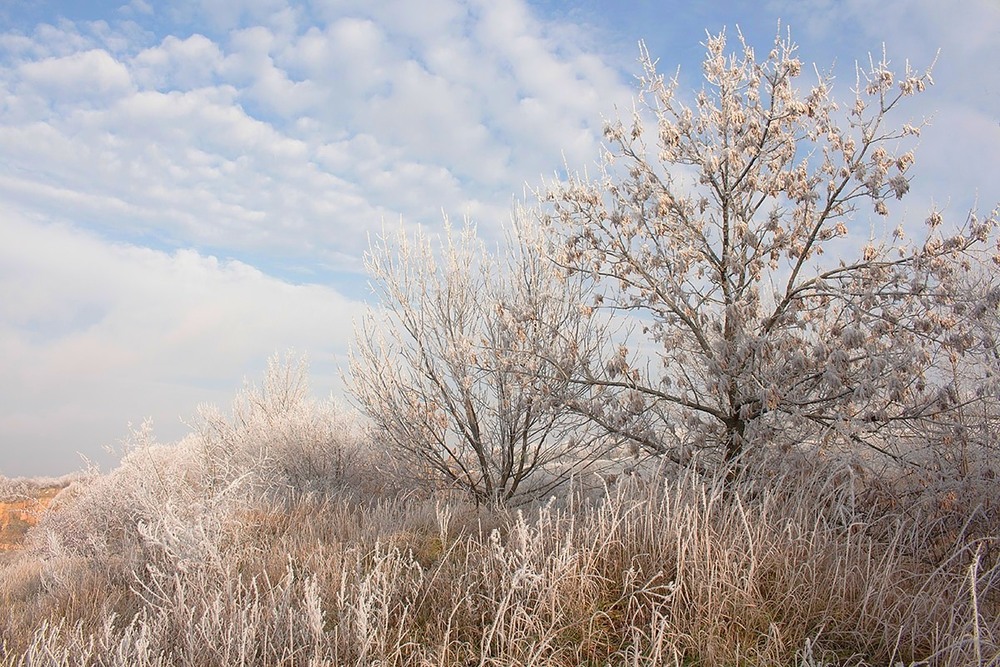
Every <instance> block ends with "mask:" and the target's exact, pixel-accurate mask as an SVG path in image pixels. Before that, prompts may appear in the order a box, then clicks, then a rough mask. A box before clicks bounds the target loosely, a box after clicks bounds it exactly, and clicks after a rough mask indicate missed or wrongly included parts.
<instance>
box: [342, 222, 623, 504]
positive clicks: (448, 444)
mask: <svg viewBox="0 0 1000 667" xmlns="http://www.w3.org/2000/svg"><path fill="white" fill-rule="evenodd" d="M519 219H520V221H521V222H522V223H527V221H528V217H527V216H524V215H520V216H519ZM508 241H509V242H508V244H507V247H506V248H505V249H504V251H503V253H502V254H491V253H489V252H487V250H486V248H485V246H484V244H483V243H482V241H481V240H479V239H478V238H477V236H476V232H475V228H474V227H473V226H472V225H470V224H466V225H465V227H464V228H463V229H462V230H460V231H456V230H453V229H452V228H451V227H450V226H447V225H446V229H445V233H444V235H443V237H442V238H441V240H440V243H439V244H435V243H434V242H432V239H431V238H429V237H428V236H427V235H425V234H424V233H422V232H419V231H418V232H417V233H416V234H415V235H414V236H413V237H412V238H411V237H409V236H408V235H407V234H406V233H405V232H404V231H403V230H400V231H399V232H398V233H397V234H395V236H390V237H388V238H382V239H380V240H378V241H377V242H376V243H374V244H373V245H372V248H371V250H370V252H369V253H368V254H367V256H366V265H367V269H368V272H369V275H370V276H371V278H372V285H373V289H374V291H375V293H376V295H377V296H378V298H379V302H380V308H379V309H376V310H373V311H372V312H370V313H369V315H368V317H367V318H366V319H365V321H364V322H363V324H362V325H361V327H360V328H359V330H358V331H357V334H356V336H355V339H356V342H355V344H354V345H353V347H352V350H351V355H350V362H349V366H350V378H349V389H350V391H351V392H352V394H353V395H354V397H355V398H356V399H357V402H358V404H359V405H360V407H361V409H362V410H363V411H364V412H365V413H366V414H367V415H368V416H369V417H370V418H371V419H372V421H373V422H374V424H375V426H376V429H377V432H378V437H380V438H382V440H383V441H384V442H385V443H386V444H388V445H389V446H390V447H391V448H392V449H393V450H394V451H396V452H398V453H399V454H401V455H402V456H404V457H405V458H406V459H407V460H408V461H410V462H411V463H413V464H415V465H414V470H415V472H416V473H417V474H420V475H424V476H426V477H427V478H428V479H429V480H432V481H433V480H436V481H437V482H443V483H446V484H448V485H452V486H456V487H458V488H460V489H463V490H465V491H468V492H470V493H471V494H472V495H473V496H474V497H475V498H476V499H477V500H479V501H483V502H489V503H498V502H506V501H509V500H511V499H515V498H517V497H524V496H525V495H536V494H540V493H544V492H546V491H547V490H550V489H552V488H554V487H555V486H556V485H558V484H559V483H561V482H562V481H563V480H565V479H566V478H567V477H568V476H569V475H570V474H572V473H573V472H575V471H577V470H580V469H581V467H583V466H585V465H587V464H588V462H589V461H590V460H592V459H594V458H597V457H599V456H600V452H599V451H597V449H595V448H596V447H598V444H597V442H596V441H595V439H594V438H593V428H592V426H591V425H589V424H588V420H586V419H583V418H582V417H581V416H580V415H579V414H575V413H572V412H571V411H569V410H566V409H565V405H566V404H567V403H568V402H569V401H571V400H578V399H581V398H582V397H583V396H584V395H586V394H587V393H588V392H589V388H587V387H585V386H581V385H578V384H575V383H573V382H572V381H571V378H570V377H569V375H568V373H570V372H572V369H573V367H574V366H573V365H574V363H575V361H574V360H576V359H581V358H585V357H586V356H587V355H588V352H587V350H588V346H589V345H590V343H589V341H591V340H593V339H594V338H595V333H596V332H597V330H598V328H597V327H596V325H595V323H594V321H593V317H592V315H591V314H590V309H589V308H587V307H586V305H585V303H586V301H585V296H584V294H583V292H582V291H581V290H582V283H581V281H580V280H578V279H573V278H569V279H567V278H566V277H564V276H561V275H559V273H557V272H555V271H553V270H552V267H551V265H550V264H549V263H548V262H547V261H546V260H545V259H544V258H543V256H542V254H541V253H540V252H539V247H540V245H539V239H538V237H537V236H536V235H535V234H534V232H533V231H532V230H531V229H529V228H528V227H526V226H524V224H522V226H520V227H518V228H517V229H515V231H514V232H512V233H511V235H510V238H509V239H508ZM435 246H437V247H435ZM603 442H605V443H606V442H608V440H607V439H606V438H605V439H604V440H603Z"/></svg>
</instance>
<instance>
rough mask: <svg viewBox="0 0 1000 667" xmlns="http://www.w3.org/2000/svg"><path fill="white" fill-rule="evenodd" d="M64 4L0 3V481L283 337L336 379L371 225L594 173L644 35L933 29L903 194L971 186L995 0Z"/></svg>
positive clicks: (165, 421) (437, 213)
mask: <svg viewBox="0 0 1000 667" xmlns="http://www.w3.org/2000/svg"><path fill="white" fill-rule="evenodd" d="M61 2H62V0H52V2H50V3H48V4H46V5H45V6H46V7H51V8H58V7H60V6H63V5H64V11H62V12H61V14H62V16H59V15H57V14H58V13H59V12H53V14H52V15H51V16H41V15H40V14H39V12H35V13H33V14H32V13H29V12H28V9H24V10H23V11H20V13H19V11H15V10H14V9H11V8H10V7H8V6H6V5H5V6H0V19H4V20H3V21H0V25H4V26H9V27H3V28H0V153H2V159H0V234H2V238H3V243H0V290H2V294H0V366H2V367H3V368H4V369H5V370H6V371H7V378H8V381H7V382H5V385H4V388H3V389H2V390H0V391H2V392H3V393H2V394H0V473H9V474H21V473H24V474H31V473H58V472H63V471H65V470H66V469H67V468H71V467H73V466H75V465H76V464H77V461H76V460H75V458H73V456H72V452H73V451H76V450H80V451H84V452H86V453H87V454H88V455H90V456H96V455H97V453H99V451H100V449H99V448H100V445H101V444H106V443H109V442H114V441H115V440H116V439H117V438H119V437H120V436H121V435H122V434H124V432H125V428H126V424H127V422H128V421H138V420H139V419H141V418H142V417H143V416H145V415H153V416H154V417H155V420H154V421H155V422H156V426H157V430H161V429H162V430H163V431H164V437H172V436H173V435H174V434H175V432H172V431H170V429H171V428H172V426H171V425H176V424H177V423H178V422H177V416H178V414H182V415H188V416H189V415H190V414H192V412H193V406H194V405H195V404H197V403H198V402H199V401H202V400H213V401H217V402H219V401H221V402H225V401H226V400H228V396H229V394H230V393H231V392H232V390H233V388H234V387H235V386H236V385H237V384H238V383H239V381H240V379H241V378H242V377H243V375H245V374H248V373H249V374H253V373H254V372H256V371H255V369H260V368H263V365H264V362H265V360H266V358H267V356H269V355H270V354H272V353H273V352H275V351H280V350H283V349H286V348H290V347H296V348H299V349H302V350H304V351H306V352H308V353H310V354H311V356H312V357H313V359H314V360H316V359H320V360H323V363H324V364H326V365H327V366H326V369H325V370H324V371H322V373H321V374H322V375H323V382H321V383H320V384H321V385H322V387H323V389H324V390H325V389H327V388H332V387H336V385H337V382H336V381H335V380H334V379H333V378H334V377H335V375H336V373H335V372H334V370H333V367H332V363H333V362H332V361H331V360H332V359H333V358H334V357H335V356H336V355H338V354H340V355H342V353H343V350H344V349H345V348H346V345H347V341H348V340H349V337H350V326H349V324H350V319H351V316H352V314H354V313H357V312H359V310H360V308H361V303H360V299H362V298H363V295H364V293H365V290H364V278H363V276H362V275H361V274H360V269H361V261H360V258H361V255H362V253H363V251H364V250H365V248H366V247H367V243H368V238H369V235H370V234H377V233H379V232H380V230H381V228H382V225H383V224H384V223H389V224H396V222H397V221H398V220H399V219H402V220H403V221H405V222H406V223H407V224H415V223H420V224H423V225H427V226H432V227H433V226H435V225H439V224H440V223H441V219H442V211H443V212H445V213H447V214H449V215H451V216H452V217H455V218H457V217H461V216H462V215H470V216H471V217H473V218H474V219H475V220H476V221H477V222H478V223H479V225H480V227H481V229H482V230H483V232H484V233H485V234H487V235H491V234H496V233H497V232H498V230H499V227H500V225H502V224H503V223H504V222H506V221H507V219H508V217H509V212H510V209H511V205H512V203H513V200H514V198H515V197H517V198H520V197H521V196H522V195H523V192H524V189H525V186H529V187H532V186H536V185H538V184H539V183H540V182H541V179H542V178H546V177H551V176H553V175H554V174H555V173H556V172H560V171H562V170H563V169H565V168H567V167H568V168H570V169H574V170H583V169H587V168H591V167H593V165H594V164H595V163H596V161H597V159H598V155H599V148H600V141H601V124H602V117H606V116H613V115H614V114H615V113H616V110H620V111H623V112H625V113H629V112H630V111H631V108H632V107H631V95H632V90H633V81H632V80H630V76H631V75H632V74H634V73H635V68H634V65H635V56H636V49H635V43H636V41H637V40H638V39H639V38H646V39H647V40H649V41H648V44H649V46H650V50H651V51H652V52H653V53H654V54H656V55H658V56H659V57H660V58H661V59H662V60H663V62H664V70H665V71H672V70H673V67H674V66H675V65H676V64H678V63H680V64H681V65H682V67H683V72H684V75H683V78H682V83H683V85H684V86H685V87H690V86H697V85H698V83H699V79H698V72H699V64H698V61H697V58H698V56H699V55H700V50H699V47H698V42H699V41H702V39H703V35H704V29H705V28H709V29H711V30H716V29H718V28H720V27H722V26H723V25H730V26H733V25H734V24H737V23H738V24H740V25H741V27H742V28H743V30H744V32H745V34H747V35H748V36H749V38H750V39H751V41H753V42H754V43H755V44H758V45H759V48H760V49H761V50H762V49H764V48H766V45H767V43H768V41H769V40H770V38H771V37H773V35H774V27H775V25H777V17H778V16H779V15H780V16H784V17H785V18H786V19H788V20H789V21H791V23H792V24H793V26H796V35H797V36H798V38H799V39H800V40H801V41H802V42H803V44H804V47H805V48H804V49H803V55H804V57H806V58H807V59H809V60H816V61H818V62H819V63H820V64H821V65H822V64H824V63H831V62H834V61H837V62H839V63H841V65H842V64H843V63H844V62H845V61H846V62H853V59H854V58H856V57H859V56H863V55H864V53H866V51H864V50H861V49H862V48H864V49H869V48H872V47H873V46H874V47H875V48H877V47H878V44H880V43H881V41H882V40H885V41H886V42H887V43H890V44H895V46H894V47H893V48H894V49H897V50H896V51H893V57H896V55H895V54H896V53H897V52H898V53H903V54H904V55H909V56H911V57H912V58H913V59H914V62H915V64H917V65H923V64H925V62H924V61H926V60H928V58H930V57H933V51H931V52H928V50H927V47H926V44H938V45H940V46H941V49H942V51H941V58H940V60H939V63H938V75H939V76H938V77H937V78H938V80H939V84H940V85H939V89H940V92H936V93H935V95H937V97H933V96H931V97H929V98H928V99H930V100H932V101H933V102H934V106H930V107H928V106H923V107H917V108H915V109H914V114H915V115H918V116H919V115H933V116H934V126H932V127H931V128H930V129H929V130H928V131H927V132H926V133H925V134H924V137H923V138H922V142H923V145H922V146H921V152H920V153H919V156H920V157H921V158H922V159H923V160H924V162H922V163H921V164H920V174H921V176H920V179H925V180H923V181H921V180H919V179H918V180H917V181H915V182H914V194H913V195H912V197H911V199H912V201H914V204H913V205H914V207H915V208H922V207H923V206H924V205H925V204H926V203H928V202H930V201H931V200H935V201H938V202H942V199H944V198H947V196H948V195H947V194H946V193H948V192H949V190H947V189H950V188H955V189H956V190H959V191H961V194H963V195H966V194H968V195H970V196H974V195H975V193H976V191H977V190H978V191H979V192H980V194H981V195H982V196H984V197H988V196H991V195H992V194H993V193H992V192H991V191H990V188H991V187H992V183H991V182H990V178H991V177H992V174H995V173H996V171H997V168H998V166H1000V165H998V164H997V157H996V156H997V155H1000V123H998V119H997V118H996V112H995V109H996V108H997V97H996V95H997V90H998V87H997V84H998V83H1000V81H998V80H997V76H998V74H997V72H996V71H995V70H996V68H990V67H986V66H984V65H983V63H984V62H986V60H985V59H988V58H989V57H990V52H991V49H992V48H993V47H992V42H991V37H992V35H993V34H994V32H995V30H993V29H992V28H995V26H996V25H997V20H998V19H997V10H996V5H995V4H993V3H991V2H990V0H974V1H972V2H969V3H962V8H961V10H960V11H958V10H954V9H952V8H947V9H946V8H945V5H944V4H942V3H936V2H931V0H926V1H924V0H921V1H920V2H915V3H909V2H905V3H904V2H902V0H888V1H886V2H879V3H873V2H871V1H870V0H849V1H847V2H836V3H831V2H828V1H827V0H809V1H808V2H801V3H800V2H790V1H786V0H771V2H769V3H767V4H766V5H765V6H764V8H763V9H762V8H761V6H760V5H759V3H753V2H743V1H742V0H741V1H740V2H734V3H732V7H731V8H730V9H729V10H728V12H719V11H715V10H709V9H707V6H702V5H698V7H692V6H690V5H691V4H692V3H667V5H666V6H664V7H660V6H659V5H657V6H656V7H653V5H652V4H649V3H639V4H638V5H636V6H635V7H632V8H630V11H628V12H622V11H619V10H618V9H616V10H614V11H610V12H609V11H607V10H606V8H605V7H604V4H603V3H595V2H589V1H584V0H581V2H579V3H574V4H573V5H572V6H567V5H564V3H553V2H547V1H543V0H534V1H532V2H530V3H529V2H527V1H526V0H427V1H426V2H419V3H417V2H411V1H409V0H380V1H379V2H369V1H368V0H308V1H299V0H239V1H238V2H234V1H232V0H180V1H178V2H172V3H154V2H147V1H145V0H131V2H128V3H127V4H126V3H125V2H124V0H123V3H122V5H121V6H120V7H118V8H116V9H109V10H106V11H104V13H103V14H102V13H101V11H102V10H99V9H93V10H92V11H90V12H89V13H88V7H90V6H91V5H90V4H89V3H72V2H68V0H67V1H66V2H64V3H63V4H60V3H61ZM94 4H95V6H96V5H97V4H99V3H94ZM654 4H655V3H654ZM39 6H41V5H39ZM807 9H808V11H806V10H807ZM876 19H877V20H876ZM991 26H992V28H991ZM973 66H975V67H973ZM840 73H841V78H840V81H841V82H844V83H843V92H844V93H845V94H846V91H847V89H848V88H849V84H850V83H851V81H847V79H849V78H851V77H850V76H847V77H846V78H845V77H844V76H843V72H842V71H841V72H840ZM838 85H839V84H838ZM989 91H992V92H989ZM938 127H941V128H943V129H942V130H941V131H940V132H937V133H935V131H936V128H938ZM925 165H926V166H925ZM929 184H933V187H932V186H931V185H929ZM952 192H953V191H952ZM964 201H965V200H962V203H963V204H964ZM990 204H992V202H985V205H990ZM344 295H351V298H348V297H346V296H344ZM31 448H38V450H39V451H40V452H43V450H44V452H43V453H40V454H38V455H37V456H36V455H30V454H25V452H28V451H30V450H31ZM45 452H47V453H45Z"/></svg>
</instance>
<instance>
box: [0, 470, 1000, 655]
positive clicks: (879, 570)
mask: <svg viewBox="0 0 1000 667" xmlns="http://www.w3.org/2000/svg"><path fill="white" fill-rule="evenodd" d="M150 462H152V461H150ZM138 465H139V463H137V462H136V461H131V462H130V461H126V464H125V465H124V466H123V468H122V470H119V471H117V472H116V473H115V474H113V475H111V476H109V477H107V478H98V479H96V480H90V481H89V482H80V483H79V485H78V488H75V489H71V491H70V492H71V493H72V494H73V498H74V500H73V501H72V502H67V503H65V504H61V506H60V508H59V509H57V510H54V511H53V512H51V513H50V514H49V515H48V516H47V517H46V520H45V521H43V522H42V523H41V524H40V526H39V529H38V530H37V531H35V532H34V533H33V535H32V538H33V539H29V540H28V544H27V548H26V549H24V550H22V551H20V552H18V553H17V554H16V557H14V558H11V559H9V561H8V562H7V563H6V564H4V565H3V569H2V570H0V606H2V607H3V608H5V609H7V610H9V612H8V613H7V614H5V615H4V616H3V617H2V620H0V640H2V642H3V647H4V648H3V650H2V651H0V664H2V665H37V664H47V665H48V664H51V665H191V666H195V665H198V666H205V665H219V666H222V665H375V664H380V665H674V664H698V665H720V666H721V665H834V664H838V665H839V664H875V665H895V664H899V663H902V664H939V665H987V664H1000V643H998V640H1000V621H998V619H1000V587H998V583H1000V567H998V557H997V556H998V548H997V544H996V534H997V530H996V528H997V525H996V523H994V522H993V520H994V517H991V516H990V515H989V514H987V513H986V512H985V511H984V508H983V507H982V505H981V503H980V502H979V501H980V500H982V499H981V498H978V497H977V498H978V499H977V500H976V502H977V505H976V508H975V509H974V510H972V511H969V506H968V505H965V504H964V503H965V502H966V501H970V500H972V496H971V495H968V494H966V495H965V496H963V495H961V494H959V493H955V490H954V489H952V490H951V491H950V492H949V493H948V494H944V495H940V497H936V498H935V497H932V496H931V495H929V494H927V493H924V494H922V495H921V496H920V498H919V499H918V498H916V497H915V496H914V497H912V498H911V502H909V503H907V504H906V505H905V506H904V505H902V504H900V503H899V502H897V500H898V498H899V497H900V496H899V495H898V494H899V493H900V489H898V488H897V489H895V490H894V491H893V494H895V495H890V494H889V493H888V491H887V490H886V489H884V488H882V487H878V488H876V486H874V485H869V484H866V482H865V480H864V479H863V478H861V477H859V476H857V475H854V474H852V473H851V471H850V469H846V468H845V469H833V470H830V469H827V468H825V467H824V468H822V469H821V468H819V467H817V468H816V469H813V470H801V469H797V470H795V471H786V472H785V473H782V474H778V475H774V476H771V477H770V478H769V479H767V480H766V481H764V480H762V479H757V480H755V481H753V482H750V481H747V482H743V483H741V484H739V485H738V486H736V487H733V486H731V485H729V486H727V485H724V484H720V483H718V482H717V481H715V480H712V479H703V478H700V477H698V476H696V475H694V474H693V473H690V472H674V473H670V472H667V471H658V472H656V471H646V473H644V474H643V475H642V476H641V477H638V476H637V477H633V478H629V479H627V480H624V481H622V482H621V483H619V484H618V485H617V486H614V487H611V488H609V489H607V490H606V492H597V493H594V492H591V493H589V494H580V493H574V492H573V491H572V489H567V490H565V493H563V494H562V495H558V496H554V497H553V498H551V499H550V500H548V501H547V502H543V503H538V504H536V505H532V506H526V507H522V508H520V509H506V510H489V511H487V510H486V509H483V508H477V507H476V506H474V505H471V504H469V503H466V502H464V501H462V500H461V499H460V498H455V497H447V496H441V495H438V496H434V495H426V494H424V495H419V494H415V493H413V492H412V491H409V492H408V491H406V490H399V489H395V490H392V489H387V488H386V487H384V486H383V484H384V478H381V477H380V476H379V475H377V474H373V471H371V470H367V471H366V470H365V469H364V467H363V466H362V465H361V464H360V463H359V464H357V465H358V467H357V468H355V469H354V471H353V472H352V474H351V476H350V480H349V481H350V483H349V484H348V483H344V484H341V485H340V486H339V487H338V488H336V489H333V488H331V489H330V490H328V491H326V492H323V493H317V492H311V493H304V494H300V493H294V492H287V490H286V491H282V492H281V493H278V492H276V489H274V488H271V489H268V488H267V487H261V486H254V487H253V488H251V486H252V485H251V486H246V487H244V488H242V489H238V488H236V487H234V486H232V485H229V486H218V487H207V486H198V485H192V486H187V487H175V488H169V489H168V488H166V487H164V488H163V489H160V490H159V491H156V492H154V491H152V490H150V488H148V486H147V487H139V488H134V489H131V492H132V493H133V495H131V496H129V495H128V494H125V495H124V496H123V489H125V488H126V487H125V482H126V480H127V478H126V476H125V472H127V471H129V469H130V466H138ZM138 472H141V471H138ZM161 472H162V473H163V474H164V475H165V477H164V478H163V479H164V480H166V478H167V477H169V476H170V475H171V474H173V473H172V472H171V471H169V470H163V469H161ZM188 472H189V473H190V472H191V471H190V470H189V471H188ZM188 479H189V482H190V480H191V479H192V478H191V477H189V478H188ZM244 481H246V480H244ZM342 481H344V480H342ZM159 493H162V494H163V495H156V494H159ZM254 498H256V500H254ZM995 500H996V497H994V498H993V501H995ZM98 504H103V505H104V506H105V513H104V515H100V514H101V512H100V511H98V510H97V509H96V508H97V507H98ZM123 509H128V510H130V512H123Z"/></svg>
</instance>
